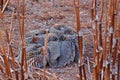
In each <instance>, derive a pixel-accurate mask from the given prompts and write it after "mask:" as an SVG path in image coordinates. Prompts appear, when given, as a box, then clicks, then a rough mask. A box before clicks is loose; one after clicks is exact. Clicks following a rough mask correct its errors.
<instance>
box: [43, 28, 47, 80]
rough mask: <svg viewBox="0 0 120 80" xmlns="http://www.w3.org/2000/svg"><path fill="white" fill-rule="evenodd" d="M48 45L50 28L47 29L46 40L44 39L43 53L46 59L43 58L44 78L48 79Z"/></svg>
mask: <svg viewBox="0 0 120 80" xmlns="http://www.w3.org/2000/svg"><path fill="white" fill-rule="evenodd" d="M47 46H48V30H46V36H45V40H44V47H43V55H44V59H43V63H44V76H43V78H44V80H46V57H47Z"/></svg>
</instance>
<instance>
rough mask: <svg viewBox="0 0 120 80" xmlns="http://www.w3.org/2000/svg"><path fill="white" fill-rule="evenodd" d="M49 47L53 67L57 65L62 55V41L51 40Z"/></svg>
mask: <svg viewBox="0 0 120 80" xmlns="http://www.w3.org/2000/svg"><path fill="white" fill-rule="evenodd" d="M48 48H49V50H50V53H49V65H50V66H53V67H57V64H58V58H59V57H60V55H61V52H60V42H58V41H50V42H49V44H48Z"/></svg>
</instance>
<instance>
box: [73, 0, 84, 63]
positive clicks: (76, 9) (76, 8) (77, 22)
mask: <svg viewBox="0 0 120 80" xmlns="http://www.w3.org/2000/svg"><path fill="white" fill-rule="evenodd" d="M76 2H77V3H76ZM79 3H80V2H79V0H78V1H76V0H74V8H75V13H76V27H77V29H76V31H77V35H78V37H77V39H78V46H79V51H80V54H79V56H80V64H81V63H82V36H80V34H79V32H80V28H81V25H80V13H79V12H80V11H79Z"/></svg>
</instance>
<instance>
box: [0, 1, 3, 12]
mask: <svg viewBox="0 0 120 80" xmlns="http://www.w3.org/2000/svg"><path fill="white" fill-rule="evenodd" d="M0 9H1V10H2V9H3V0H0Z"/></svg>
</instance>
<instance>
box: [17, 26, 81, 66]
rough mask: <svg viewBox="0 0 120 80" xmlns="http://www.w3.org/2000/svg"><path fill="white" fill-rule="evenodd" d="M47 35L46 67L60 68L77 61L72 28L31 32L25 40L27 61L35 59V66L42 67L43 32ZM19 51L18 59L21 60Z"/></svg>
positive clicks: (55, 28)
mask: <svg viewBox="0 0 120 80" xmlns="http://www.w3.org/2000/svg"><path fill="white" fill-rule="evenodd" d="M46 29H49V33H48V35H49V36H48V47H47V59H46V62H47V63H46V65H47V66H50V67H61V66H65V65H67V64H70V63H72V62H74V61H75V62H77V61H78V59H79V50H78V45H77V39H76V33H75V31H74V30H73V29H72V28H69V27H66V26H64V25H62V26H55V27H43V28H41V29H40V30H33V31H31V32H30V33H28V34H27V37H26V38H25V43H26V53H27V59H28V60H29V59H30V58H35V60H36V66H37V67H39V68H42V67H43V52H42V48H43V46H44V38H45V31H46ZM20 57H21V49H20V55H19V57H18V59H21V58H20Z"/></svg>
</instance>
